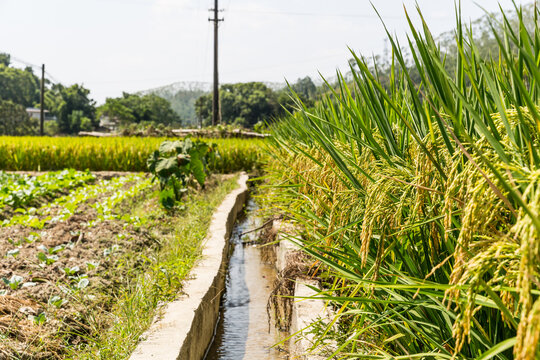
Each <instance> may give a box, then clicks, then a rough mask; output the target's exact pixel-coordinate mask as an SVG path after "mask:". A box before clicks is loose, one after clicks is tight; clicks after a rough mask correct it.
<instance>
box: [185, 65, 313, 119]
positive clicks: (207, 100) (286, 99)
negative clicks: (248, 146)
mask: <svg viewBox="0 0 540 360" xmlns="http://www.w3.org/2000/svg"><path fill="white" fill-rule="evenodd" d="M291 90H292V92H293V93H295V94H296V95H297V96H298V97H299V99H301V101H302V102H303V103H304V104H305V105H307V106H308V107H311V106H313V105H314V104H315V101H316V100H317V99H318V97H319V90H318V89H317V87H316V86H315V84H314V83H313V81H312V80H311V78H310V77H309V76H307V77H305V78H302V79H298V80H297V82H296V83H294V84H292V85H291V86H290V88H285V89H282V90H279V91H277V92H276V91H274V90H272V89H271V88H269V87H267V86H266V85H265V84H263V83H260V82H250V83H238V84H226V85H222V86H221V89H220V93H219V96H220V101H221V117H222V122H223V123H224V124H230V125H235V126H241V127H245V128H253V127H254V126H255V125H256V124H258V123H265V122H270V121H271V120H273V119H274V118H277V117H279V116H281V115H284V114H285V113H286V112H287V111H288V112H293V111H295V109H296V106H295V105H296V104H295V101H294V99H293V98H292V97H291ZM212 96H213V95H212V94H206V95H204V96H201V97H200V98H199V99H197V101H196V102H195V112H196V114H197V117H198V118H199V119H200V120H201V122H202V125H203V126H204V125H211V124H212Z"/></svg>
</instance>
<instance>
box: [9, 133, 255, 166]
mask: <svg viewBox="0 0 540 360" xmlns="http://www.w3.org/2000/svg"><path fill="white" fill-rule="evenodd" d="M164 140H166V139H164V138H135V137H114V138H112V137H111V138H69V137H58V138H50V137H9V136H3V137H0V169H2V170H12V171H45V170H61V169H65V168H73V169H78V170H91V171H133V172H140V171H147V167H146V160H147V159H148V157H149V156H150V155H151V154H152V153H153V152H154V151H155V150H156V149H157V148H158V147H159V145H160V144H161V143H162V142H163V141H164ZM209 142H213V143H216V144H217V146H218V153H219V156H217V157H216V158H215V159H214V160H213V161H212V163H211V164H209V165H210V168H211V170H212V171H214V172H219V173H229V172H235V171H240V170H251V169H252V168H254V167H257V166H259V164H260V163H261V160H262V157H263V152H262V149H263V147H264V141H263V140H244V139H213V140H211V141H209Z"/></svg>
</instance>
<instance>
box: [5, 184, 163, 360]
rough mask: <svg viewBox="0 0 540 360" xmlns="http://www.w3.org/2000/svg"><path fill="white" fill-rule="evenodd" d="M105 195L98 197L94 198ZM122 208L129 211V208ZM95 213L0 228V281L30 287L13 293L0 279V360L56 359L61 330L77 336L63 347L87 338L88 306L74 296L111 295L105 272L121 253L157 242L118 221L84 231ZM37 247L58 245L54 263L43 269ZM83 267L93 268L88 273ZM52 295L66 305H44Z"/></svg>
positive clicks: (86, 209)
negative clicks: (82, 284) (83, 283)
mask: <svg viewBox="0 0 540 360" xmlns="http://www.w3.org/2000/svg"><path fill="white" fill-rule="evenodd" d="M131 185H133V184H131ZM108 195H109V194H106V193H105V194H102V195H101V196H100V198H105V197H106V196H108ZM93 201H99V199H94V200H93ZM123 205H124V206H125V207H129V204H123ZM96 215H97V214H96V211H95V210H94V209H93V208H92V207H90V206H89V205H88V204H83V205H82V206H80V207H79V209H78V210H77V212H76V213H75V214H74V215H73V216H71V217H70V218H68V219H67V220H66V221H63V222H59V223H54V224H50V223H49V224H46V226H45V227H44V228H43V229H41V230H37V231H36V230H35V229H32V228H28V227H25V226H22V225H16V226H11V227H5V228H0V256H1V257H2V260H1V261H0V278H6V279H10V278H11V277H12V276H13V275H18V276H22V277H23V279H24V280H23V282H24V283H28V282H30V283H31V284H26V286H24V285H23V286H22V287H19V288H18V289H16V290H13V289H11V288H10V287H9V286H7V285H6V284H4V282H3V281H0V291H4V292H5V291H7V295H6V296H0V359H8V358H9V359H12V358H16V359H56V358H60V355H59V354H61V353H62V348H63V347H64V346H65V345H66V344H65V343H63V342H62V341H61V340H60V337H59V336H58V335H60V334H62V333H65V332H67V331H69V332H70V333H72V334H73V333H78V334H80V335H71V336H68V337H67V338H64V341H65V340H66V339H67V341H68V342H69V344H77V343H79V342H82V341H84V339H83V337H82V336H81V335H83V334H87V335H89V334H91V333H92V332H95V329H92V328H91V327H90V326H89V324H88V322H87V321H86V320H85V316H84V314H85V313H86V312H87V311H88V306H92V305H89V303H85V304H83V303H82V302H81V301H80V297H81V296H88V295H93V294H94V293H95V294H96V295H94V296H100V294H103V293H104V292H111V291H112V290H111V287H112V286H114V285H115V284H114V282H115V281H114V279H112V278H111V275H110V273H111V271H109V270H112V269H114V267H115V264H116V262H117V260H118V259H120V258H121V256H122V254H123V253H126V252H128V251H129V252H133V251H138V250H139V249H142V248H145V249H147V248H150V247H152V246H156V244H158V241H156V240H155V239H153V238H152V236H151V235H150V234H149V233H148V232H147V231H145V230H144V229H136V228H134V227H133V226H131V225H128V226H125V223H124V222H122V221H104V222H100V223H98V224H97V225H95V226H94V227H88V222H89V221H90V220H92V219H95V217H96ZM30 235H37V240H36V241H35V242H28V241H27V240H25V239H28V237H29V236H30ZM41 246H45V247H47V248H48V249H52V248H54V247H55V246H63V247H64V249H63V250H61V251H60V252H58V253H57V254H56V255H57V256H58V260H56V261H55V262H54V263H52V264H49V265H46V264H45V263H43V262H41V261H40V260H39V259H38V257H37V255H38V254H39V253H40V252H43V250H40V249H39V247H41ZM16 248H18V249H19V254H18V255H17V256H16V257H13V256H7V252H8V251H10V250H13V249H16ZM111 249H112V250H113V251H112V253H110V252H111ZM108 253H110V254H108ZM89 263H91V264H98V263H99V265H98V266H97V267H96V268H93V269H91V268H90V267H89V266H88V264H89ZM91 266H92V265H91ZM74 267H79V271H74V273H73V274H70V275H68V274H67V273H66V271H65V270H64V269H66V268H67V269H73V268H74ZM84 274H85V275H86V276H87V278H88V280H89V285H88V287H87V288H85V289H84V290H81V291H78V290H77V287H76V286H77V284H78V281H79V278H77V277H78V276H81V275H84ZM118 275H119V276H122V274H118ZM53 296H59V297H60V298H61V299H63V300H65V301H67V302H66V303H65V304H63V305H62V306H61V307H60V308H57V307H56V306H54V305H50V304H48V302H49V300H50V299H51V298H52V297H53ZM97 302H99V301H96V303H97ZM90 303H91V302H90ZM100 306H106V304H100ZM105 310H106V309H105ZM41 313H45V314H46V317H47V321H46V322H45V323H43V324H41V325H38V324H37V323H36V321H35V320H34V317H36V316H39V315H40V314H41Z"/></svg>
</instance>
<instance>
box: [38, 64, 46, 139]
mask: <svg viewBox="0 0 540 360" xmlns="http://www.w3.org/2000/svg"><path fill="white" fill-rule="evenodd" d="M44 93H45V64H43V65H41V93H40V100H41V106H40V109H39V110H40V111H39V135H41V136H43V123H44V122H45V104H44V101H43V100H44V98H45V96H44V95H45V94H44Z"/></svg>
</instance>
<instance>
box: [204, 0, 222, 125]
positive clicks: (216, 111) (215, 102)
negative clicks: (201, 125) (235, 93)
mask: <svg viewBox="0 0 540 360" xmlns="http://www.w3.org/2000/svg"><path fill="white" fill-rule="evenodd" d="M210 11H213V12H214V18H208V21H213V22H214V96H213V99H212V126H215V125H217V124H219V123H221V112H220V106H219V75H218V28H219V22H220V21H223V20H224V19H220V18H219V11H220V10H219V8H218V0H214V8H213V9H210Z"/></svg>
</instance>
